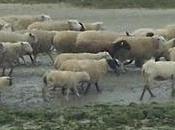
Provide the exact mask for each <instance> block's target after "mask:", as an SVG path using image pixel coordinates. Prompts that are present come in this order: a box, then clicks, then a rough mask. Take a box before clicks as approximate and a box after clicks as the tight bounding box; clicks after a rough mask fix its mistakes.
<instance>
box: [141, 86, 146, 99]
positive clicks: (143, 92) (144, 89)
mask: <svg viewBox="0 0 175 130" xmlns="http://www.w3.org/2000/svg"><path fill="white" fill-rule="evenodd" d="M145 91H146V85H145V86H144V88H143V91H142V94H141V96H140V101H142V100H143V96H144V94H145Z"/></svg>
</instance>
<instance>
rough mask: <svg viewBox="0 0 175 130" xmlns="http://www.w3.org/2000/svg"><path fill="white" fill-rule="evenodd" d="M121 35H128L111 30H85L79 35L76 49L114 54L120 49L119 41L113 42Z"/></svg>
mask: <svg viewBox="0 0 175 130" xmlns="http://www.w3.org/2000/svg"><path fill="white" fill-rule="evenodd" d="M121 36H123V37H124V36H126V35H123V34H120V33H117V32H109V31H85V32H82V33H80V34H79V35H78V36H77V41H76V49H77V52H89V53H98V52H101V51H107V52H109V54H110V55H111V56H114V55H115V53H116V52H117V51H118V43H117V44H116V43H114V44H113V41H114V40H116V39H117V38H119V37H121ZM126 37H127V36H126ZM126 48H127V47H126ZM128 49H130V48H128Z"/></svg>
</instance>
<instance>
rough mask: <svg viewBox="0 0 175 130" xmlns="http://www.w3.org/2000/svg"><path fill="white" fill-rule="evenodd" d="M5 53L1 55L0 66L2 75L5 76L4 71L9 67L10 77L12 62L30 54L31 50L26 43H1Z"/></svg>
mask: <svg viewBox="0 0 175 130" xmlns="http://www.w3.org/2000/svg"><path fill="white" fill-rule="evenodd" d="M1 44H2V45H1V46H3V47H4V48H5V52H4V53H3V56H2V59H1V64H2V66H3V71H2V75H5V69H6V68H7V67H10V71H9V74H8V75H9V76H11V74H12V72H13V68H14V62H15V61H17V60H18V58H19V57H22V56H24V55H26V54H31V53H32V52H33V49H32V47H31V45H30V44H29V43H28V42H16V43H10V42H2V43H1Z"/></svg>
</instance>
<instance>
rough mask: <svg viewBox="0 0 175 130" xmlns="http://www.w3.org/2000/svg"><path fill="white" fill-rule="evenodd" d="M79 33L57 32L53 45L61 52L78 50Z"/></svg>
mask: <svg viewBox="0 0 175 130" xmlns="http://www.w3.org/2000/svg"><path fill="white" fill-rule="evenodd" d="M79 33H80V32H77V31H60V32H56V34H55V36H54V39H53V46H54V47H55V49H56V50H57V51H59V52H67V53H71V52H76V39H77V36H78V34H79Z"/></svg>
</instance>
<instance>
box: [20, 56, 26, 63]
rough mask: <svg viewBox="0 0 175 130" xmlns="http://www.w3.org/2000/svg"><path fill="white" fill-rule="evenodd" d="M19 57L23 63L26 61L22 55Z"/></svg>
mask: <svg viewBox="0 0 175 130" xmlns="http://www.w3.org/2000/svg"><path fill="white" fill-rule="evenodd" d="M20 58H21V59H22V61H23V62H24V65H25V64H26V61H25V59H24V57H23V56H21V57H20Z"/></svg>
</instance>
